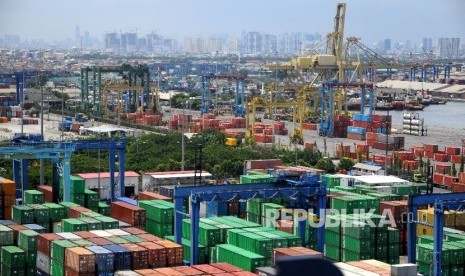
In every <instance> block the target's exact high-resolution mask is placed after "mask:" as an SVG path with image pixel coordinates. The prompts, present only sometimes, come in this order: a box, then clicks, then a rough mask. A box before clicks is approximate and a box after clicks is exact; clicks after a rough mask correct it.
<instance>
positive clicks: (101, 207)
mask: <svg viewBox="0 0 465 276" xmlns="http://www.w3.org/2000/svg"><path fill="white" fill-rule="evenodd" d="M98 212H99V214H101V215H103V216H107V217H108V216H110V205H108V204H106V203H105V202H99V203H98Z"/></svg>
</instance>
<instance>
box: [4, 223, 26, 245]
mask: <svg viewBox="0 0 465 276" xmlns="http://www.w3.org/2000/svg"><path fill="white" fill-rule="evenodd" d="M21 228H22V227H21ZM14 243H15V237H14V232H13V230H12V229H11V228H9V227H7V226H4V225H0V246H4V245H14Z"/></svg>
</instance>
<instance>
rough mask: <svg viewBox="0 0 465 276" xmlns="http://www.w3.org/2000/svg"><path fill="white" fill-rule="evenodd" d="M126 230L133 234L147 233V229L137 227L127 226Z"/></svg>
mask: <svg viewBox="0 0 465 276" xmlns="http://www.w3.org/2000/svg"><path fill="white" fill-rule="evenodd" d="M124 232H127V233H129V234H131V235H142V234H147V232H146V231H144V230H142V229H139V228H137V227H127V228H124Z"/></svg>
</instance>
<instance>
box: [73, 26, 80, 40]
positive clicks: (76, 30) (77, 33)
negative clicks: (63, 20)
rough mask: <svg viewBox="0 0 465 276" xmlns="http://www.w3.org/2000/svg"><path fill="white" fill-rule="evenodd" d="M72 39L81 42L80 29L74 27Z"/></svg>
mask: <svg viewBox="0 0 465 276" xmlns="http://www.w3.org/2000/svg"><path fill="white" fill-rule="evenodd" d="M74 39H75V40H76V41H78V42H79V41H80V40H81V29H80V28H79V26H76V28H75V29H74Z"/></svg>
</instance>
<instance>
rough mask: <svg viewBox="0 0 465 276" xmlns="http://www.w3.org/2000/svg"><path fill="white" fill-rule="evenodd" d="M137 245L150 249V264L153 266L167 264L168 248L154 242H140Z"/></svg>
mask: <svg viewBox="0 0 465 276" xmlns="http://www.w3.org/2000/svg"><path fill="white" fill-rule="evenodd" d="M137 245H139V246H142V247H144V248H146V249H147V250H148V265H149V267H151V268H156V267H165V266H166V248H165V247H163V246H161V245H159V244H156V243H153V242H140V243H138V244H137Z"/></svg>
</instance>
